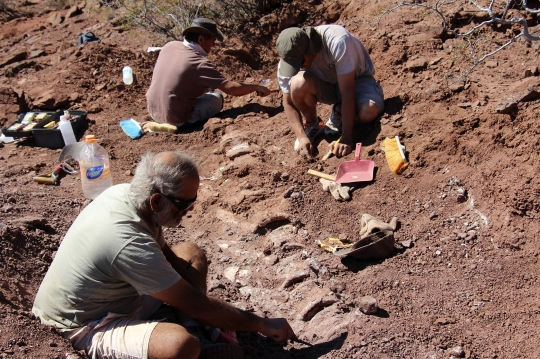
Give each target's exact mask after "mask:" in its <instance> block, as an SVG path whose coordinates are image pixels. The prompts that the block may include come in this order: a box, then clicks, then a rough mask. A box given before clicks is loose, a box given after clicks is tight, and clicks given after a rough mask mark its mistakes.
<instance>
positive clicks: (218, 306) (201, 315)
mask: <svg viewBox="0 0 540 359" xmlns="http://www.w3.org/2000/svg"><path fill="white" fill-rule="evenodd" d="M151 296H152V297H154V298H156V299H158V300H160V301H162V302H164V303H167V304H169V305H171V306H173V307H174V308H176V309H178V310H180V311H182V312H183V313H185V314H187V315H189V316H190V317H191V318H193V319H196V320H198V321H199V322H201V323H204V324H207V325H211V326H214V327H217V328H221V329H232V330H240V331H251V332H260V333H262V334H263V335H265V336H267V337H270V338H272V339H274V340H276V341H280V342H285V341H287V340H289V339H291V338H296V335H295V334H294V331H293V330H292V328H291V327H290V325H289V323H288V322H287V320H286V319H283V318H261V317H259V316H257V315H255V314H253V313H251V312H247V311H245V310H241V309H238V308H235V307H234V306H232V305H231V304H229V303H226V302H224V301H222V300H219V299H217V298H213V297H209V296H207V295H205V294H204V293H202V292H201V291H200V290H197V289H196V288H194V287H193V286H191V285H190V284H189V283H188V282H187V281H185V280H184V279H180V280H179V281H178V282H177V283H176V284H174V285H173V286H171V287H169V288H168V289H165V290H164V291H161V292H158V293H154V294H151Z"/></svg>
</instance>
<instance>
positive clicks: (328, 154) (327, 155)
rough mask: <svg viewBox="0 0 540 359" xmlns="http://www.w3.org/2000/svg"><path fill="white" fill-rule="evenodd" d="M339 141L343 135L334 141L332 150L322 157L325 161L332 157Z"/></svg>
mask: <svg viewBox="0 0 540 359" xmlns="http://www.w3.org/2000/svg"><path fill="white" fill-rule="evenodd" d="M339 141H341V137H340V138H338V139H337V141H336V142H334V146H332V148H331V149H330V151H328V152H327V153H326V155H324V157H323V158H322V160H323V161H326V160H327V159H328V158H330V156H332V151H333V150H334V147H335V146H336V145H337V144H338V143H339Z"/></svg>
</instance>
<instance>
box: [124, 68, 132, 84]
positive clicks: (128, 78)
mask: <svg viewBox="0 0 540 359" xmlns="http://www.w3.org/2000/svg"><path fill="white" fill-rule="evenodd" d="M122 80H124V83H125V84H126V85H131V84H132V83H133V70H132V69H131V67H129V66H125V67H124V68H123V69H122Z"/></svg>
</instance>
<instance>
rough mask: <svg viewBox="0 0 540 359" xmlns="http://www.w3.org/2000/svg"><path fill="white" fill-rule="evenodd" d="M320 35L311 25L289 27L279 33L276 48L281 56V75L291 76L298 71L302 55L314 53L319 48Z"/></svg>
mask: <svg viewBox="0 0 540 359" xmlns="http://www.w3.org/2000/svg"><path fill="white" fill-rule="evenodd" d="M321 47H322V38H321V35H320V34H319V33H318V32H317V30H315V29H314V28H312V27H305V28H299V27H290V28H288V29H285V30H283V31H282V32H281V34H279V36H278V39H277V41H276V48H277V51H278V53H279V56H280V57H281V60H280V62H279V64H280V65H279V66H280V71H281V74H282V75H283V76H286V77H292V76H294V75H296V74H297V73H298V71H300V66H302V63H303V62H304V55H312V54H316V53H318V52H319V51H320V50H321Z"/></svg>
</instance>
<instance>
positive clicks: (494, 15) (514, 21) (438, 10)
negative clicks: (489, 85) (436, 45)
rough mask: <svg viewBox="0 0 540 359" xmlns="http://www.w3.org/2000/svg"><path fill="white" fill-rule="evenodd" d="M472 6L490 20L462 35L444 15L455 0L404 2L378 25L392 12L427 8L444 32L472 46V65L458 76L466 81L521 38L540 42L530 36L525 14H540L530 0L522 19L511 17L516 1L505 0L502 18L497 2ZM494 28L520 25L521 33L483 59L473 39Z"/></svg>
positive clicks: (470, 0) (476, 3) (474, 3)
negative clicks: (484, 64) (403, 9)
mask: <svg viewBox="0 0 540 359" xmlns="http://www.w3.org/2000/svg"><path fill="white" fill-rule="evenodd" d="M468 2H469V3H470V4H471V5H472V6H474V7H476V9H478V10H479V11H480V12H483V13H486V14H487V15H488V16H489V20H485V21H482V22H481V23H480V24H477V25H474V26H472V27H471V28H470V29H469V30H467V31H465V32H460V31H459V30H458V29H455V28H452V27H450V25H449V22H448V21H447V18H446V16H445V13H444V12H443V7H444V6H445V5H449V4H455V3H456V0H437V1H436V2H435V4H434V5H429V4H427V3H420V2H416V1H405V0H403V1H401V2H400V3H398V4H396V5H395V6H394V7H392V8H391V9H388V10H386V11H384V12H383V13H382V14H381V15H380V16H379V18H378V20H377V24H379V23H380V21H381V20H382V18H383V17H384V16H386V15H388V14H389V13H391V12H393V11H396V10H397V9H399V8H401V7H403V6H408V7H421V8H424V9H427V10H429V11H431V12H433V13H435V14H436V15H437V16H438V17H439V18H440V19H441V21H442V24H441V26H442V28H443V30H445V31H447V32H448V33H449V34H451V35H453V36H455V37H456V38H463V39H464V40H465V41H467V44H468V46H469V52H470V56H471V59H472V61H473V65H472V66H471V67H470V68H469V69H468V70H466V71H465V72H464V73H463V74H461V76H459V78H458V80H459V79H464V78H466V77H467V76H469V75H470V73H471V72H472V71H473V70H474V68H476V66H478V65H479V64H480V63H482V62H484V61H485V60H486V59H487V58H489V57H491V56H493V55H495V54H496V53H498V52H500V51H502V50H503V49H505V48H506V47H508V46H509V45H510V44H512V43H513V42H515V41H516V40H517V39H519V38H520V37H524V38H526V39H527V40H529V41H540V36H538V35H536V34H531V33H530V32H529V26H528V24H527V19H526V18H525V15H526V14H527V13H528V14H538V13H540V10H537V9H531V8H530V7H529V5H528V4H527V0H523V1H522V3H521V10H522V11H524V12H525V13H524V14H523V16H521V17H512V18H508V14H509V10H510V8H511V6H512V4H514V1H513V0H505V1H504V8H503V9H502V12H500V11H499V12H500V15H498V12H497V10H496V9H494V7H495V5H496V4H495V0H490V1H489V5H488V6H487V7H483V6H482V5H480V4H479V3H478V2H477V1H476V0H469V1H468ZM494 25H512V26H519V27H520V28H521V31H520V32H519V33H518V34H515V35H514V36H512V37H511V38H510V39H509V40H508V41H507V42H506V43H504V44H503V45H500V46H499V47H498V48H497V49H495V50H493V51H491V52H489V53H486V54H484V55H483V56H481V57H479V56H477V53H476V51H477V50H476V47H475V43H474V42H473V38H474V37H475V36H476V35H477V34H478V33H479V31H480V30H481V29H482V28H483V27H487V26H494Z"/></svg>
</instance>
